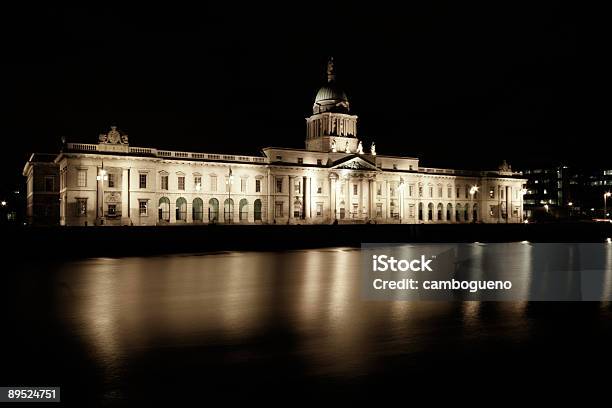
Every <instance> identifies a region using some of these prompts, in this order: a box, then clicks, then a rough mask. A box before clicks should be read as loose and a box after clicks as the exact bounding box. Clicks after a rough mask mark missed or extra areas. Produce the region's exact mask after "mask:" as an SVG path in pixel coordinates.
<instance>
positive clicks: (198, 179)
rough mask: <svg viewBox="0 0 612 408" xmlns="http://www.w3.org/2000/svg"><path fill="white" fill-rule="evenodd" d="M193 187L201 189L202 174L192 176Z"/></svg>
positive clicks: (197, 189)
mask: <svg viewBox="0 0 612 408" xmlns="http://www.w3.org/2000/svg"><path fill="white" fill-rule="evenodd" d="M193 187H194V188H195V190H196V191H201V190H202V176H194V177H193Z"/></svg>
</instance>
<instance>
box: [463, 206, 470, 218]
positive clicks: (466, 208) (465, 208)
mask: <svg viewBox="0 0 612 408" xmlns="http://www.w3.org/2000/svg"><path fill="white" fill-rule="evenodd" d="M469 211H470V206H469V204H466V205H464V206H463V221H469V218H468V217H469Z"/></svg>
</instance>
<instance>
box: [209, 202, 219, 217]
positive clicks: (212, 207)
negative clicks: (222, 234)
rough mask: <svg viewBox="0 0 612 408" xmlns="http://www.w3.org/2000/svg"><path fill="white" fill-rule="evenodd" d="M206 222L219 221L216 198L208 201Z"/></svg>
mask: <svg viewBox="0 0 612 408" xmlns="http://www.w3.org/2000/svg"><path fill="white" fill-rule="evenodd" d="M208 221H209V222H217V221H219V200H217V199H216V198H211V199H210V200H208Z"/></svg>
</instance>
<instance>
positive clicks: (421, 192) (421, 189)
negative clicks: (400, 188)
mask: <svg viewBox="0 0 612 408" xmlns="http://www.w3.org/2000/svg"><path fill="white" fill-rule="evenodd" d="M419 197H423V186H419Z"/></svg>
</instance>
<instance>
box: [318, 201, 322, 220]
mask: <svg viewBox="0 0 612 408" xmlns="http://www.w3.org/2000/svg"><path fill="white" fill-rule="evenodd" d="M322 216H323V203H317V217H322Z"/></svg>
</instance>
